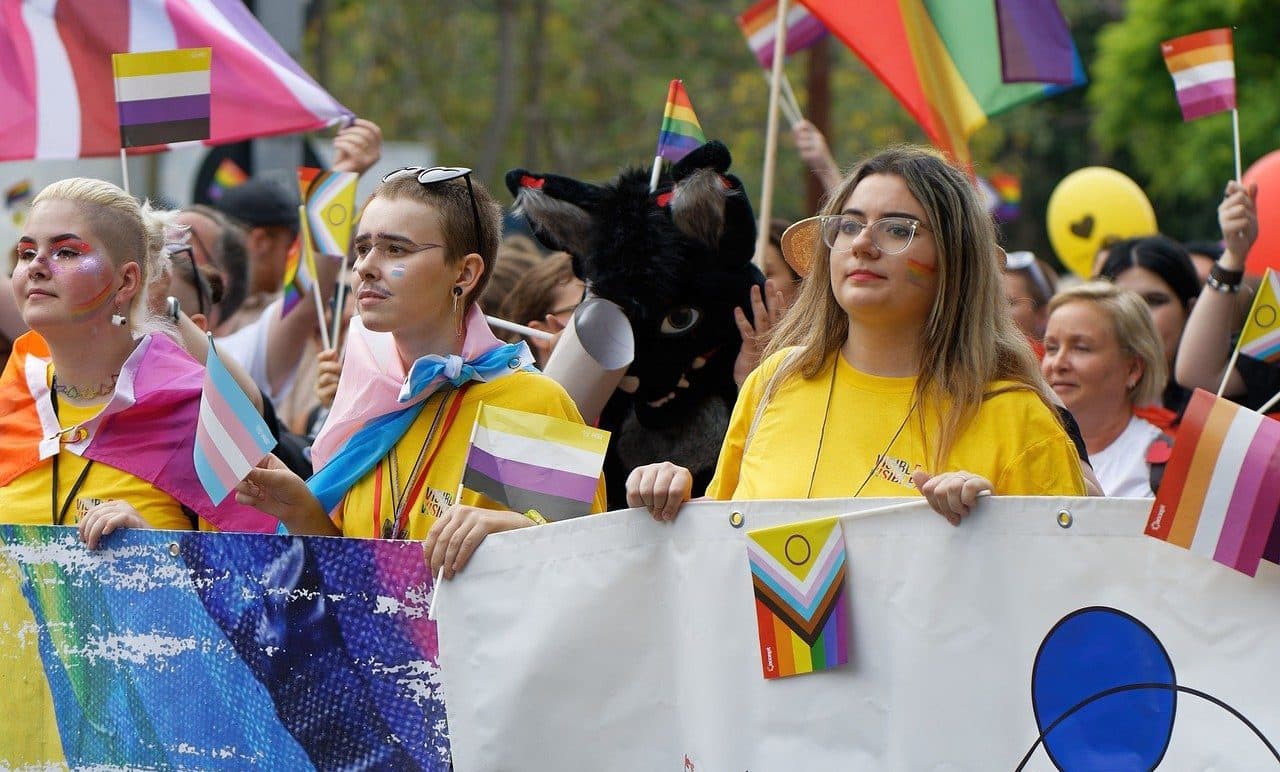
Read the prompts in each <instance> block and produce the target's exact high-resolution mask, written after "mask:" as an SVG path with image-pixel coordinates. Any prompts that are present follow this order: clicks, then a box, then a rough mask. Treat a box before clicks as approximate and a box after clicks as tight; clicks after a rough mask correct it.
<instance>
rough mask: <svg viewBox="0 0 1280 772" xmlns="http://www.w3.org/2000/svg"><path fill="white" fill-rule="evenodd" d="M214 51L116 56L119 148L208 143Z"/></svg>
mask: <svg viewBox="0 0 1280 772" xmlns="http://www.w3.org/2000/svg"><path fill="white" fill-rule="evenodd" d="M212 58H213V50H212V49H210V48H180V49H177V50H174V51H151V52H147V53H139V54H112V56H111V71H112V73H113V74H114V75H115V85H116V112H117V115H118V116H119V119H120V146H121V147H146V146H148V145H165V144H168V143H170V142H190V141H194V140H201V139H208V138H209V103H210V67H211V64H212Z"/></svg>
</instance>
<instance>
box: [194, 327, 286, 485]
mask: <svg viewBox="0 0 1280 772" xmlns="http://www.w3.org/2000/svg"><path fill="white" fill-rule="evenodd" d="M275 446H276V440H275V438H274V437H272V436H271V429H270V427H268V426H267V422H266V421H264V420H263V419H262V416H261V415H260V414H259V413H258V409H257V408H256V407H254V406H253V403H252V402H250V401H249V398H248V397H246V396H245V393H244V392H243V391H241V390H240V385H239V384H237V383H236V379H235V378H233V377H231V373H230V372H228V371H227V368H226V366H225V365H223V364H222V359H221V358H219V356H218V350H217V349H216V348H214V346H213V344H212V342H211V343H210V344H209V358H208V361H206V362H205V376H204V391H203V393H201V395H200V419H199V421H198V422H197V423H196V442H195V450H194V452H193V458H194V460H195V467H196V475H197V476H198V477H199V478H200V484H201V485H203V486H204V489H205V492H206V493H208V494H209V499H210V500H211V501H213V503H215V504H221V503H222V500H223V499H225V498H226V497H227V494H228V493H230V492H231V490H232V489H233V488H235V487H236V484H237V483H239V482H240V481H241V480H243V479H244V478H245V477H246V476H248V474H249V470H251V469H253V468H254V467H255V466H257V464H258V462H259V461H261V460H262V459H264V458H266V455H267V453H269V452H270V451H271V449H272V448H274V447H275Z"/></svg>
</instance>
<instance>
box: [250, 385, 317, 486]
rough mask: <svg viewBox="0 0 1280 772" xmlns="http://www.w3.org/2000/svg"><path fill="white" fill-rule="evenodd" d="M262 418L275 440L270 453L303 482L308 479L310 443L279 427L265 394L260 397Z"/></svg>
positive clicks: (272, 406)
mask: <svg viewBox="0 0 1280 772" xmlns="http://www.w3.org/2000/svg"><path fill="white" fill-rule="evenodd" d="M262 417H263V418H264V419H266V422H267V426H269V427H271V436H272V437H275V438H276V446H275V448H274V449H273V450H272V451H271V452H272V453H274V454H276V458H278V459H280V461H281V462H282V463H283V464H284V465H285V466H287V467H289V469H290V470H291V471H292V472H293V473H294V474H296V475H298V476H299V477H301V478H302V479H304V480H305V479H307V478H309V477H310V476H311V474H312V469H311V459H310V458H309V457H308V454H307V452H306V450H307V448H309V447H310V443H309V442H307V441H306V440H305V439H304V438H302V437H299V436H298V435H296V434H294V433H293V432H291V431H289V430H287V429H285V428H284V427H283V426H281V425H280V419H279V418H277V417H276V408H275V405H272V404H271V400H270V399H269V398H268V397H267V395H266V394H263V395H262Z"/></svg>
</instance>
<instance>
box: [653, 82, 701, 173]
mask: <svg viewBox="0 0 1280 772" xmlns="http://www.w3.org/2000/svg"><path fill="white" fill-rule="evenodd" d="M706 141H707V137H706V135H705V134H703V133H702V124H700V123H698V116H697V115H695V114H694V112H693V104H692V103H691V102H690V101H689V94H688V93H687V92H686V91H685V90H684V81H682V80H679V79H677V80H673V81H671V85H670V86H669V87H668V88H667V105H666V107H665V108H664V109H663V111H662V130H661V131H660V132H659V133H658V153H657V155H656V156H655V157H654V159H653V175H652V176H651V177H650V178H649V190H650V191H654V190H657V189H658V176H659V175H660V174H661V172H662V162H663V160H664V159H665V160H667V161H670V162H671V163H676V162H678V161H679V160H680V159H681V158H684V157H685V156H687V155H689V153H691V152H693V151H694V150H695V149H697V148H698V147H700V146H701V145H703V144H704V143H705V142H706Z"/></svg>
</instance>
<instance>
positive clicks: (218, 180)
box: [209, 158, 249, 202]
mask: <svg viewBox="0 0 1280 772" xmlns="http://www.w3.org/2000/svg"><path fill="white" fill-rule="evenodd" d="M248 181H249V175H247V174H245V173H244V169H241V168H240V165H239V164H237V163H236V162H235V161H232V160H231V159H230V158H224V159H222V162H221V163H219V164H218V168H217V169H216V170H214V172H213V181H212V182H210V183H209V199H210V200H211V201H214V202H217V201H218V200H219V199H221V198H222V196H223V194H225V193H226V192H227V191H228V190H231V189H232V188H234V187H237V186H239V185H243V184H244V183H246V182H248Z"/></svg>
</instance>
